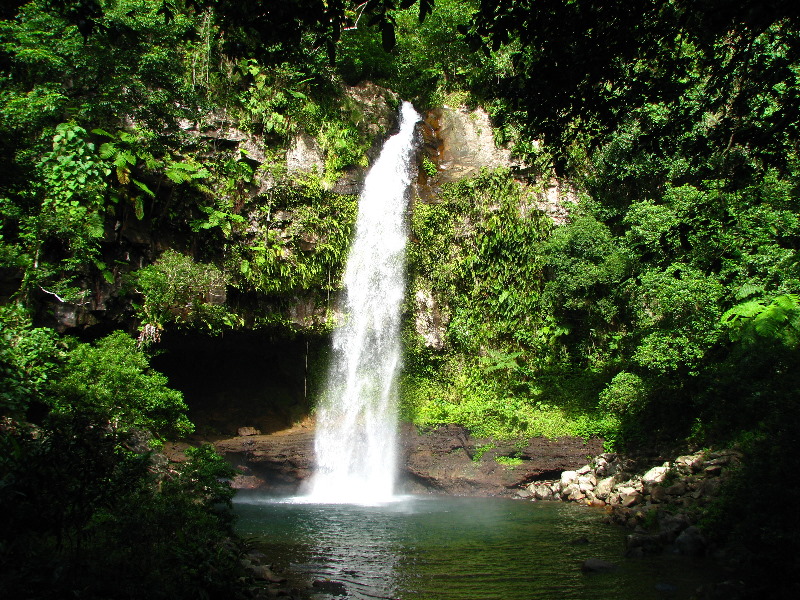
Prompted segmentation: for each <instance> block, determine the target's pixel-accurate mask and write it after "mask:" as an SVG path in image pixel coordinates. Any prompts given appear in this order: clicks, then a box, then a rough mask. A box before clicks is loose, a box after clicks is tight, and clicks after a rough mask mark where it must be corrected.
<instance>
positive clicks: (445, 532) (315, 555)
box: [236, 494, 713, 600]
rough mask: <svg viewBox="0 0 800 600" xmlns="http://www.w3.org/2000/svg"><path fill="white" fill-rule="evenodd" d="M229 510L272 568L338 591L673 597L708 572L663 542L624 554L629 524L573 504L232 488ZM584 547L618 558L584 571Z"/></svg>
mask: <svg viewBox="0 0 800 600" xmlns="http://www.w3.org/2000/svg"><path fill="white" fill-rule="evenodd" d="M236 512H237V513H238V515H239V525H238V527H239V530H240V532H241V533H242V534H243V535H245V536H249V537H251V538H253V540H254V541H255V542H256V544H257V546H258V547H259V548H260V549H262V550H263V551H264V552H265V553H267V554H268V555H269V556H270V557H271V559H272V558H273V557H274V561H273V562H274V564H275V565H276V566H277V567H278V568H280V569H284V570H288V571H290V572H293V573H295V574H297V575H299V576H301V577H303V578H305V579H306V580H326V579H330V580H332V581H337V582H341V583H343V584H344V586H345V588H346V590H347V594H348V596H347V597H349V598H358V599H370V598H399V599H403V600H494V599H497V600H534V599H552V598H557V599H559V600H570V599H575V600H578V599H592V600H604V599H607V600H626V599H631V600H633V599H647V598H655V599H661V598H675V599H679V598H689V597H691V596H692V594H693V593H694V591H695V590H696V589H697V587H698V586H699V585H700V584H702V583H704V582H706V581H708V580H709V578H710V577H712V576H713V569H712V567H711V565H710V564H708V563H706V562H704V561H699V560H697V559H688V558H685V557H681V556H678V555H674V554H669V553H667V554H665V555H661V556H657V557H648V558H644V559H641V558H639V559H625V558H623V557H622V555H623V550H624V538H625V536H626V535H627V534H628V533H630V531H629V530H625V529H622V528H619V527H616V526H611V525H607V524H605V523H603V522H602V520H601V514H599V512H598V509H592V508H589V507H582V506H576V505H572V504H562V503H544V502H540V503H533V502H525V501H515V500H503V499H495V498H453V497H405V498H402V499H399V500H398V501H396V502H391V503H385V504H382V505H373V506H358V505H347V504H313V503H307V502H306V503H302V502H301V503H295V502H292V501H287V500H275V499H269V498H265V497H263V496H259V495H257V494H249V495H248V494H240V495H239V496H238V497H237V501H236ZM580 538H587V539H588V540H589V542H588V543H576V541H578V540H579V539H580ZM587 558H600V559H604V560H607V561H609V562H613V563H615V564H616V565H618V569H616V570H615V571H614V572H611V573H598V574H584V573H582V572H581V570H580V564H581V562H582V561H583V560H585V559H587ZM319 597H320V598H327V597H328V596H324V595H320V596H319ZM340 597H341V596H340Z"/></svg>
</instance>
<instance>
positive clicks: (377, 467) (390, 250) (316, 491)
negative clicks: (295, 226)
mask: <svg viewBox="0 0 800 600" xmlns="http://www.w3.org/2000/svg"><path fill="white" fill-rule="evenodd" d="M419 119H420V117H419V115H418V114H417V113H416V111H415V110H414V107H413V106H411V104H409V103H408V102H404V103H403V106H402V109H401V114H400V131H399V132H398V133H397V134H396V135H394V136H392V137H391V138H389V139H388V140H387V141H386V143H385V144H384V146H383V150H382V151H381V154H380V156H379V157H378V160H377V161H376V162H375V164H374V165H373V167H372V169H370V171H369V174H368V175H367V178H366V180H365V182H364V189H363V190H362V191H361V197H360V199H359V208H358V220H357V221H356V235H355V239H354V240H353V246H352V247H351V249H350V255H349V257H348V259H347V269H346V271H345V277H344V288H345V290H344V292H345V295H344V305H343V308H344V314H345V322H344V324H343V325H342V326H341V327H340V328H338V329H336V330H335V331H334V334H333V353H334V356H333V362H332V366H331V371H330V374H329V376H328V387H327V391H326V393H325V395H324V397H323V400H322V403H321V406H320V408H319V409H318V411H317V432H316V439H315V452H316V459H317V468H316V472H315V474H314V477H313V480H312V488H311V493H310V499H311V500H313V501H319V502H352V503H374V502H382V501H386V500H390V499H391V498H392V495H393V491H394V479H395V469H396V464H395V463H396V454H397V450H396V437H397V398H396V390H395V375H396V373H397V370H398V367H399V363H400V339H399V337H400V304H401V302H402V300H403V295H404V293H405V276H404V275H405V247H406V237H407V235H406V228H405V218H404V217H405V211H406V192H407V190H408V185H409V183H410V181H411V175H410V173H409V167H410V162H411V155H412V150H413V148H414V129H415V124H416V122H417V121H419Z"/></svg>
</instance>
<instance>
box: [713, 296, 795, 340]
mask: <svg viewBox="0 0 800 600" xmlns="http://www.w3.org/2000/svg"><path fill="white" fill-rule="evenodd" d="M721 322H722V324H723V325H725V326H727V327H729V328H730V334H731V339H733V340H734V341H742V342H744V343H754V342H756V341H759V340H775V341H779V342H781V343H782V344H784V345H786V346H788V347H792V348H796V347H798V346H799V345H800V294H783V295H781V296H778V297H776V298H775V299H774V300H773V301H772V302H771V303H770V304H767V305H765V304H763V303H761V302H757V301H755V300H751V301H749V302H744V303H742V304H738V305H736V306H734V307H733V308H731V309H730V310H728V311H727V312H726V313H725V314H724V315H722V319H721Z"/></svg>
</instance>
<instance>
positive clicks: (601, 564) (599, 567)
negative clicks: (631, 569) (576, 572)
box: [581, 558, 617, 573]
mask: <svg viewBox="0 0 800 600" xmlns="http://www.w3.org/2000/svg"><path fill="white" fill-rule="evenodd" d="M616 568H617V565H615V564H614V563H610V562H607V561H605V560H602V559H600V558H587V559H586V560H585V561H583V562H582V563H581V571H583V572H584V573H607V572H609V571H613V570H615V569H616Z"/></svg>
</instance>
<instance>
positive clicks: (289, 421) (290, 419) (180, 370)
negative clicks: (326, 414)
mask: <svg viewBox="0 0 800 600" xmlns="http://www.w3.org/2000/svg"><path fill="white" fill-rule="evenodd" d="M328 347H329V340H328V338H327V337H320V336H313V337H308V336H307V337H304V336H296V337H293V338H291V339H287V338H286V337H283V336H280V335H277V334H275V333H273V332H258V331H256V332H252V331H250V332H228V333H226V334H225V335H224V336H218V337H210V336H204V335H200V334H193V333H189V334H181V333H176V332H165V333H164V335H163V337H162V340H161V342H160V343H159V344H158V349H157V350H158V353H157V356H155V357H154V358H153V360H152V366H153V368H155V369H157V370H158V371H161V372H162V373H164V374H165V375H166V376H167V377H168V378H169V385H170V387H173V388H175V389H178V390H180V391H181V392H183V394H184V398H185V400H186V404H187V405H188V406H189V418H190V419H191V420H192V422H194V424H195V425H196V434H197V435H199V436H201V437H203V438H205V439H213V438H221V437H230V436H233V435H236V433H237V430H238V429H239V428H240V427H254V428H256V429H258V430H260V431H261V432H262V433H272V432H274V431H278V430H281V429H285V428H287V427H290V426H292V425H293V424H295V423H297V422H298V421H301V420H302V419H303V418H305V417H306V416H307V415H308V414H309V412H310V410H311V408H312V407H313V405H314V402H315V399H316V397H317V396H318V393H319V392H318V391H319V388H320V385H321V383H322V382H323V380H324V372H325V369H324V366H323V365H324V364H325V362H326V361H325V357H326V356H327V351H328Z"/></svg>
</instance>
